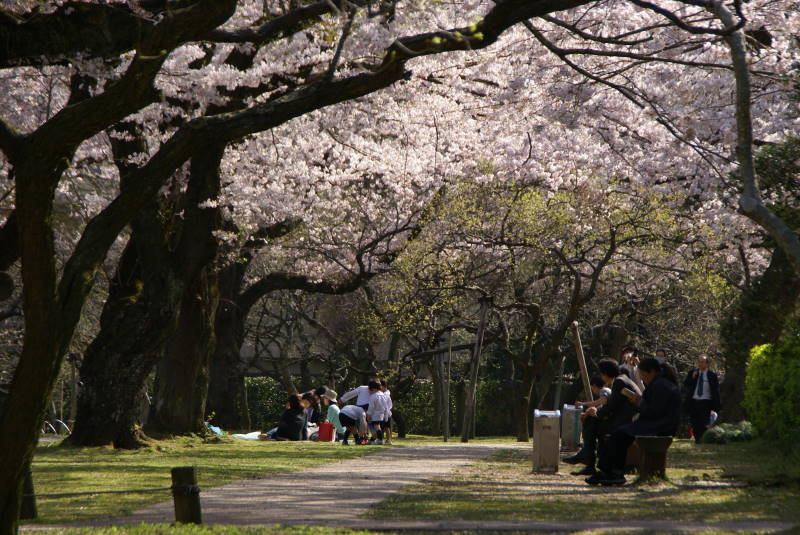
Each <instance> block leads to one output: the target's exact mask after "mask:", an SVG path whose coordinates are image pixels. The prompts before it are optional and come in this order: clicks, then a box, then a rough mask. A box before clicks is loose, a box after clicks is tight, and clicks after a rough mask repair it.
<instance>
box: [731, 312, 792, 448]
mask: <svg viewBox="0 0 800 535" xmlns="http://www.w3.org/2000/svg"><path fill="white" fill-rule="evenodd" d="M744 405H745V408H746V409H747V412H748V414H749V416H750V419H751V421H752V422H753V424H754V425H755V427H756V429H757V430H758V431H759V433H761V434H763V435H764V436H765V437H768V438H776V439H789V440H790V439H793V438H797V437H798V436H800V431H799V430H800V323H799V322H798V321H796V320H795V321H794V322H792V323H790V325H789V327H788V328H787V329H786V330H785V331H784V334H783V336H782V337H781V339H780V340H779V341H778V342H777V343H775V344H765V345H760V346H756V347H754V348H753V349H752V350H751V352H750V360H749V363H748V367H747V382H746V385H745V398H744Z"/></svg>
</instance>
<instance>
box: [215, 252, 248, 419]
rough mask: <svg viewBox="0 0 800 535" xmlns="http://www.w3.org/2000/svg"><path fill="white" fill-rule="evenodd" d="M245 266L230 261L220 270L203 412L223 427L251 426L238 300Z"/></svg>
mask: <svg viewBox="0 0 800 535" xmlns="http://www.w3.org/2000/svg"><path fill="white" fill-rule="evenodd" d="M245 269H246V266H243V265H242V264H240V263H235V264H232V265H231V266H229V267H227V268H226V269H224V270H223V271H222V273H220V287H219V288H220V299H219V307H218V308H217V317H216V321H215V332H216V338H217V340H216V341H217V344H216V348H215V350H214V355H213V356H212V357H211V380H210V382H209V385H208V403H207V405H206V415H207V416H208V417H210V416H213V418H212V421H213V422H214V424H216V425H218V426H220V427H222V428H223V429H248V430H249V428H250V414H249V412H248V409H247V391H246V389H245V385H244V372H245V370H244V369H243V365H242V359H241V356H240V353H239V352H240V350H241V348H242V343H243V342H244V321H245V319H246V313H245V312H244V311H242V310H241V309H240V307H239V304H238V303H237V300H236V297H237V295H238V291H239V289H240V288H241V284H242V280H243V278H244V271H245Z"/></svg>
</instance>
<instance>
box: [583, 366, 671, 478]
mask: <svg viewBox="0 0 800 535" xmlns="http://www.w3.org/2000/svg"><path fill="white" fill-rule="evenodd" d="M639 374H640V376H641V378H642V382H643V383H644V384H645V389H644V394H642V395H638V394H634V395H632V396H630V397H628V398H627V399H626V402H627V403H628V404H629V405H630V406H632V407H634V408H637V407H638V411H639V418H638V419H637V420H636V421H635V422H632V423H629V424H626V425H623V426H620V427H618V428H617V429H616V430H614V431H612V433H611V436H610V437H609V438H608V440H607V442H606V447H605V448H604V449H602V450H601V451H600V464H599V466H600V472H598V473H597V474H596V475H595V476H593V477H591V478H589V479H587V480H586V482H587V483H589V484H592V485H596V484H606V485H622V484H624V483H625V476H624V474H623V472H624V469H625V458H626V456H627V453H628V448H629V447H630V445H631V444H632V443H633V441H634V440H636V437H637V436H675V433H676V432H677V431H678V423H679V421H680V409H681V394H680V390H679V389H678V385H677V384H676V382H675V380H674V379H673V378H672V377H671V376H670V375H668V374H665V373H663V372H662V367H661V363H659V362H658V360H656V359H654V358H646V359H644V360H642V361H641V362H640V363H639Z"/></svg>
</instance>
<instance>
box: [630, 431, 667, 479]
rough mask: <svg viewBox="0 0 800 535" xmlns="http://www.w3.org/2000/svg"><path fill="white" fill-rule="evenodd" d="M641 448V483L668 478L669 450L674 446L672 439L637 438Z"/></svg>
mask: <svg viewBox="0 0 800 535" xmlns="http://www.w3.org/2000/svg"><path fill="white" fill-rule="evenodd" d="M636 444H637V445H638V446H639V455H640V458H639V481H640V482H646V481H651V480H653V479H656V478H658V479H666V477H667V450H668V449H669V447H670V446H671V445H672V437H647V436H637V437H636Z"/></svg>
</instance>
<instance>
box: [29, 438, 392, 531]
mask: <svg viewBox="0 0 800 535" xmlns="http://www.w3.org/2000/svg"><path fill="white" fill-rule="evenodd" d="M378 450H379V447H377V446H363V447H357V448H356V447H352V448H343V447H341V446H340V445H338V444H330V443H326V444H322V443H316V442H248V441H241V440H234V439H231V440H229V441H225V442H205V441H203V440H201V439H199V438H176V439H172V440H162V441H155V442H153V445H152V446H151V447H148V448H142V449H139V450H114V449H112V448H72V447H66V446H59V445H56V444H51V445H48V446H42V447H39V448H37V450H36V453H35V456H34V462H33V480H34V485H35V488H36V493H37V494H41V495H45V494H53V493H59V494H61V493H75V492H81V493H82V492H87V493H90V492H92V491H109V490H123V489H149V488H157V489H159V488H160V489H163V490H162V491H161V492H158V493H153V494H142V493H133V494H93V495H92V494H87V495H84V496H76V497H66V498H46V497H41V498H39V499H38V500H37V502H38V503H37V505H38V508H39V519H38V520H37V521H38V522H43V523H62V522H71V521H76V520H83V519H87V518H92V517H97V516H105V515H126V514H131V513H132V512H134V511H136V510H138V509H140V508H142V507H144V506H146V505H149V504H153V503H158V502H162V501H167V500H170V499H171V495H170V493H169V491H167V490H166V489H167V488H168V487H169V486H170V485H171V480H170V468H172V467H175V466H195V467H197V477H198V483H199V486H200V488H201V489H203V488H210V487H215V486H219V485H223V484H225V483H229V482H231V481H234V480H237V479H245V478H259V477H266V476H269V475H270V474H275V473H278V472H290V471H294V470H301V469H304V468H311V467H313V466H317V465H319V464H323V463H330V462H336V461H340V460H345V459H352V458H354V457H359V456H361V455H364V454H368V453H370V452H374V451H378Z"/></svg>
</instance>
